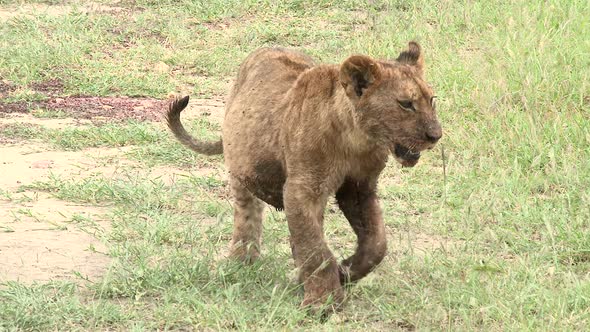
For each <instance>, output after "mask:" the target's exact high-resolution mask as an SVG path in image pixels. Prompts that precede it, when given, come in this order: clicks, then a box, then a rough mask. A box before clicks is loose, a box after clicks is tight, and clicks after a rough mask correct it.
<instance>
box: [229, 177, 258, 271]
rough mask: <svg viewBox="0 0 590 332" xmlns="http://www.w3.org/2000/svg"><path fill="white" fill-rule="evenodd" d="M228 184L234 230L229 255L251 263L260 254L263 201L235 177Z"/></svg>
mask: <svg viewBox="0 0 590 332" xmlns="http://www.w3.org/2000/svg"><path fill="white" fill-rule="evenodd" d="M230 184H231V191H232V195H233V197H234V230H233V235H232V241H231V254H230V255H231V257H234V258H236V259H238V260H240V261H243V262H245V263H251V262H253V261H254V260H256V258H258V256H259V255H260V244H261V243H260V240H261V237H262V216H263V213H262V211H263V209H264V203H263V202H262V201H261V200H260V199H258V198H256V197H255V196H254V195H253V194H252V193H251V192H250V191H248V189H246V188H245V187H244V186H243V185H241V184H240V182H239V181H238V180H237V179H235V178H232V179H231V180H230Z"/></svg>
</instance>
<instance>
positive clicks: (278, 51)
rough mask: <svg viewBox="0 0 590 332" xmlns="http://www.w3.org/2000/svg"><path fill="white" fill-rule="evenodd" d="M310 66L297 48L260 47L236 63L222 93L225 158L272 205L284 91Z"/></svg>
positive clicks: (279, 176) (279, 177)
mask: <svg viewBox="0 0 590 332" xmlns="http://www.w3.org/2000/svg"><path fill="white" fill-rule="evenodd" d="M312 66H313V60H312V59H311V58H310V57H309V56H307V55H305V54H302V53H299V52H297V51H294V50H288V49H282V48H262V49H259V50H257V51H255V52H253V53H252V54H251V55H250V56H248V58H246V60H244V62H243V63H242V65H241V66H240V70H239V73H238V77H237V79H236V82H235V84H234V87H233V89H232V91H231V93H230V95H229V97H228V99H227V104H226V111H225V118H224V121H223V126H222V137H223V151H224V156H225V163H226V166H227V167H228V170H229V171H230V173H231V176H232V177H234V178H236V179H238V180H240V182H243V183H247V184H249V185H248V187H249V188H248V189H250V190H251V191H252V192H253V193H255V194H256V195H257V196H258V197H260V198H262V199H265V197H266V196H268V199H266V201H267V203H270V204H272V205H274V206H276V207H278V206H277V205H278V204H279V203H280V204H281V205H282V199H281V198H280V197H279V194H280V193H282V182H283V181H284V170H283V160H282V148H281V146H280V142H279V137H280V130H281V125H282V122H283V121H282V120H283V112H284V111H285V110H286V109H287V107H286V104H285V102H286V101H285V96H286V95H287V92H288V91H289V89H290V88H291V86H292V85H293V83H294V82H295V81H296V80H297V78H298V77H299V75H300V74H301V73H302V72H304V71H306V70H307V69H309V68H311V67H312Z"/></svg>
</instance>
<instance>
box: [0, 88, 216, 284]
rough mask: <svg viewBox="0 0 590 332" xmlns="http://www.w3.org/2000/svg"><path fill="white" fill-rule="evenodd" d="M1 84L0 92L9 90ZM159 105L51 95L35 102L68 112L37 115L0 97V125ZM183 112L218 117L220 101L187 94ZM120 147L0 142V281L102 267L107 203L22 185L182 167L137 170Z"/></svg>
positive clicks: (87, 274) (139, 113) (106, 116)
mask: <svg viewBox="0 0 590 332" xmlns="http://www.w3.org/2000/svg"><path fill="white" fill-rule="evenodd" d="M7 86H8V85H6V84H5V85H4V90H3V91H4V92H7V91H9V89H8V88H6V87H7ZM0 88H1V87H0ZM0 90H2V89H0ZM0 92H2V91H0ZM48 95H50V94H48ZM165 103H166V101H162V100H156V99H146V98H128V97H65V98H61V97H57V96H53V97H50V98H49V99H48V100H47V101H46V102H45V103H44V104H43V105H42V106H43V107H44V109H49V110H52V109H56V110H57V109H59V110H61V111H65V112H66V114H67V115H69V117H67V118H63V119H39V118H36V117H34V116H33V115H31V113H30V110H31V108H30V107H25V104H26V103H24V102H23V103H22V104H23V105H20V104H19V103H11V104H9V105H8V106H7V104H2V103H1V102H0V126H1V125H7V124H31V125H41V126H44V127H47V128H52V129H63V128H65V127H72V126H74V127H76V126H86V125H90V124H92V123H93V122H96V121H99V122H111V121H119V120H126V119H129V118H134V119H137V120H156V121H160V120H161V115H162V113H163V110H164V108H165V107H164V106H165ZM66 106H67V107H66ZM185 116H186V118H193V117H200V116H207V117H209V118H210V119H211V120H212V121H214V122H221V119H222V118H223V102H222V101H221V100H199V99H194V100H192V101H191V105H190V107H189V108H188V109H187V110H186V114H185ZM162 126H163V125H162ZM128 149H129V147H123V148H91V149H84V150H82V151H74V152H72V151H53V150H51V149H50V147H49V146H46V145H44V144H42V143H40V142H37V143H31V142H22V141H20V142H19V141H18V140H12V139H10V138H8V139H7V140H4V141H0V283H2V282H6V281H10V280H17V281H20V282H23V283H26V284H30V283H33V282H46V281H50V280H73V279H76V280H84V279H88V280H96V279H98V278H99V277H100V276H102V275H103V274H104V273H105V271H106V270H107V269H108V266H109V264H110V258H109V256H108V249H107V246H106V245H105V242H104V241H105V240H104V237H103V235H104V234H105V232H108V230H109V227H110V223H109V221H108V217H107V214H108V213H109V208H108V207H100V206H91V205H83V204H73V203H70V202H65V201H61V200H58V199H55V198H52V197H51V195H49V194H46V193H39V192H35V191H26V190H25V191H23V190H22V186H24V185H28V184H32V183H34V182H35V181H46V180H47V179H48V177H49V176H51V174H55V175H63V176H65V177H66V178H85V177H88V176H91V175H92V174H100V175H101V176H105V177H112V176H116V175H117V173H118V172H120V171H122V170H124V171H129V170H133V171H137V172H142V175H143V174H145V176H146V177H149V178H159V179H161V180H163V181H164V182H166V183H170V182H173V181H174V180H175V179H176V178H177V176H178V175H187V173H188V172H186V171H182V170H179V169H175V168H171V167H155V168H152V169H145V167H143V165H141V164H140V163H139V162H136V161H131V160H128V159H126V158H125V153H126V152H127V150H128ZM105 160H106V161H105ZM208 171H215V170H199V174H201V173H203V174H206V173H207V172H208Z"/></svg>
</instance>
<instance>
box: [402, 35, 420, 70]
mask: <svg viewBox="0 0 590 332" xmlns="http://www.w3.org/2000/svg"><path fill="white" fill-rule="evenodd" d="M397 62H399V63H405V64H408V65H411V66H415V67H416V68H417V69H418V71H419V72H420V73H421V74H422V73H424V56H423V55H422V47H420V44H418V43H417V42H415V41H411V42H409V43H408V49H407V50H405V51H403V52H401V53H400V55H399V56H398V57H397Z"/></svg>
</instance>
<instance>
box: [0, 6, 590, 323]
mask: <svg viewBox="0 0 590 332" xmlns="http://www.w3.org/2000/svg"><path fill="white" fill-rule="evenodd" d="M7 3H16V2H14V1H0V4H1V5H4V4H7ZM52 3H55V2H54V1H52ZM116 6H119V7H123V10H124V11H123V12H118V11H113V12H93V13H90V14H81V13H77V12H75V11H73V12H71V13H69V14H64V15H58V16H55V15H53V16H51V15H39V16H35V17H17V18H13V19H11V20H9V21H7V22H4V23H0V76H1V77H2V79H5V80H9V81H11V82H13V83H14V84H16V85H17V87H18V88H19V90H18V91H22V93H21V92H19V93H12V94H11V95H10V97H9V98H11V99H10V101H17V100H18V99H19V98H21V99H22V100H29V101H32V100H37V99H39V98H42V96H39V95H37V94H36V93H34V92H32V90H30V85H31V84H32V83H34V82H42V81H44V80H47V79H51V78H59V79H61V80H62V81H63V82H64V88H65V91H64V94H92V95H141V96H152V97H157V98H163V97H164V96H166V94H167V93H168V92H170V91H176V90H182V91H188V92H189V93H190V94H191V95H195V96H197V97H207V96H211V95H223V94H225V92H226V89H227V83H228V82H229V81H230V80H232V79H233V75H235V73H236V71H237V67H238V65H239V63H240V61H241V60H242V59H243V58H244V57H245V56H246V55H247V54H248V53H249V52H251V51H252V50H254V49H256V48H258V47H260V46H268V45H282V46H290V47H295V48H299V49H303V50H305V51H306V52H308V53H310V54H311V55H313V56H314V57H315V58H317V59H318V60H319V61H322V62H332V63H337V62H340V61H342V60H343V59H344V58H345V57H346V56H348V55H350V54H351V53H357V52H358V53H366V54H369V55H372V56H376V57H381V58H395V57H396V56H397V55H398V53H399V52H400V50H401V49H403V48H404V47H405V46H406V43H407V41H408V40H410V39H417V40H418V41H420V43H421V44H422V46H423V48H424V51H425V52H426V65H427V72H426V74H427V77H428V80H429V82H430V83H431V84H432V85H433V86H434V88H435V90H436V94H437V95H438V96H439V103H438V107H439V116H440V119H441V122H442V124H443V128H444V138H443V140H442V141H441V146H444V151H445V156H446V158H445V159H446V160H445V174H443V160H442V158H441V153H440V148H437V149H435V150H433V151H432V152H430V153H428V154H424V156H423V158H422V160H421V162H420V163H419V165H418V166H417V167H416V168H413V169H409V170H406V169H403V170H400V169H399V167H397V166H394V162H391V165H390V167H388V168H387V169H386V171H385V173H384V174H383V175H382V180H381V184H380V187H379V192H380V196H381V197H382V206H383V210H384V216H385V220H386V223H387V226H388V231H389V232H390V233H391V236H390V239H391V241H390V255H389V256H388V258H387V259H386V260H385V262H384V263H383V264H382V265H381V266H380V267H379V268H378V269H377V270H376V271H375V272H374V273H373V274H372V275H370V276H369V277H368V278H366V279H365V280H363V281H362V282H360V283H359V284H358V285H356V286H354V287H352V288H351V289H350V290H348V295H349V299H350V301H349V302H348V303H347V305H346V306H345V308H344V311H343V312H342V313H339V314H337V315H334V316H333V317H331V318H330V319H329V320H328V321H327V322H326V323H324V324H320V323H319V322H317V321H315V320H313V319H310V318H308V317H306V316H305V313H304V312H303V311H301V310H300V309H299V308H298V305H299V302H300V301H301V298H302V290H301V289H300V288H299V287H298V286H297V285H295V284H294V283H293V282H292V281H291V275H292V272H293V271H292V266H293V264H292V260H291V258H290V255H291V254H290V249H289V243H288V232H287V227H286V221H285V218H284V214H282V213H279V212H275V211H272V212H270V213H268V214H267V217H266V219H267V220H266V222H265V229H264V237H263V238H264V249H263V257H262V259H261V260H260V261H259V262H257V263H256V264H255V265H254V266H250V267H241V266H239V265H236V264H233V263H231V262H227V261H225V260H223V259H221V258H220V256H222V253H223V252H224V251H225V250H226V248H227V242H228V241H229V239H230V238H231V217H232V212H231V209H230V205H229V203H228V200H227V198H226V197H227V187H226V184H225V183H224V182H223V181H222V180H221V179H220V178H217V177H211V176H208V177H203V176H199V175H196V174H198V172H195V173H196V174H193V175H189V176H185V177H181V178H179V179H177V180H176V181H174V182H172V183H170V182H166V181H164V179H163V178H148V177H146V176H145V174H147V171H149V170H150V168H152V167H154V166H167V167H181V168H183V169H185V170H189V171H197V170H198V168H199V167H203V166H206V167H208V168H221V167H222V162H221V160H222V159H221V158H218V157H217V158H205V157H203V156H197V155H194V154H192V153H190V152H188V151H186V149H184V148H182V147H180V146H179V144H178V143H176V142H175V141H174V139H173V138H171V135H170V134H169V133H167V132H166V131H165V130H164V129H163V127H162V126H157V125H154V124H150V123H137V122H130V123H123V124H106V125H101V126H98V125H93V126H86V127H78V128H74V127H70V128H65V129H61V130H57V129H49V128H45V127H42V126H33V127H31V126H26V125H22V124H19V125H3V126H1V127H0V138H2V137H4V138H11V139H22V140H35V139H37V140H43V141H44V142H47V143H49V146H50V147H51V148H54V149H62V150H71V151H78V150H80V149H84V148H87V147H114V146H131V148H130V149H129V150H128V151H127V152H126V154H125V157H127V158H132V159H135V160H139V161H141V163H142V165H144V166H145V167H144V169H143V170H133V171H129V172H127V173H125V172H124V173H122V174H119V175H117V176H114V177H111V178H108V177H105V176H102V175H97V174H94V175H92V176H88V177H86V178H82V179H80V178H68V177H67V176H63V175H62V176H57V175H54V176H52V177H49V178H48V179H47V180H44V181H41V182H36V183H35V184H33V185H32V186H28V187H26V188H23V189H26V190H29V191H47V192H51V193H52V194H53V195H55V196H56V197H57V198H59V199H62V200H66V201H73V202H79V203H84V204H91V205H105V206H108V207H110V208H111V214H110V215H109V218H110V220H111V225H112V229H110V230H109V231H108V232H107V234H104V236H105V237H106V243H107V246H108V248H109V255H110V256H111V257H112V258H113V261H112V266H111V267H110V268H109V271H108V273H107V274H106V275H105V276H104V278H102V279H101V280H99V281H96V282H94V283H90V284H88V283H85V282H83V281H80V282H75V283H65V284H55V283H50V284H36V285H32V286H25V285H23V284H19V283H8V284H5V285H3V286H2V287H0V330H2V329H8V330H11V329H21V330H55V329H67V330H70V329H73V330H88V329H90V330H105V329H115V330H136V331H139V330H154V329H172V330H174V329H196V330H207V329H212V330H229V329H237V330H277V329H279V330H280V329H287V330H290V329H310V330H315V329H319V330H330V331H331V330H413V329H417V330H468V331H471V330H546V331H555V330H587V329H588V328H589V327H590V312H589V311H588V307H589V306H590V274H589V272H588V271H590V223H588V220H590V191H589V189H588V188H590V162H589V161H590V116H589V114H590V95H589V93H588V91H590V84H589V78H590V40H589V39H588V38H587V37H588V36H590V21H588V19H587V16H588V15H586V13H588V12H590V5H589V4H588V3H587V1H581V0H573V1H566V0H555V1H550V2H544V3H540V2H535V1H495V2H494V1H492V2H486V1H433V0H417V1H412V2H407V1H396V0H390V1H371V2H354V1H341V2H335V1H328V0H317V1H301V0H289V1H280V2H275V1H268V0H214V1H188V0H186V1H185V0H183V1H147V0H144V1H134V2H131V1H122V2H121V3H117V4H116ZM15 98H16V99H15ZM40 114H41V115H39V114H38V115H37V116H39V117H49V118H52V117H61V115H59V113H55V114H54V113H47V114H43V113H40ZM188 123H189V124H190V127H191V130H190V131H191V132H194V133H196V134H197V135H198V136H200V137H205V138H208V139H215V138H216V137H217V136H218V134H219V133H218V131H219V127H218V126H216V125H213V124H211V123H209V122H206V121H202V120H195V121H192V122H191V121H189V122H188ZM12 196H13V193H12V192H9V191H4V190H3V191H0V197H1V199H2V200H5V201H8V200H12ZM23 211H25V210H23ZM326 216H327V220H326V225H325V228H326V238H327V239H328V240H329V243H330V245H331V246H332V247H333V248H334V250H335V252H336V254H337V256H339V257H343V256H346V255H347V254H348V253H350V252H351V250H353V246H354V241H355V239H354V237H353V235H352V232H351V231H350V229H349V227H348V225H347V223H346V222H345V221H344V219H343V218H342V216H341V215H340V214H339V213H337V212H330V211H329V212H328V213H327V215H326ZM71 222H72V223H76V224H80V225H82V226H83V227H93V226H92V221H91V220H86V219H84V218H83V217H73V218H72V220H71ZM3 229H4V230H0V231H1V232H4V231H10V229H8V228H3ZM2 234H5V235H4V236H6V235H10V233H2ZM408 237H409V238H410V239H411V238H414V237H418V238H420V239H424V238H426V239H430V241H431V242H433V243H434V244H433V245H431V246H424V245H423V244H421V242H420V241H418V240H416V241H409V240H408Z"/></svg>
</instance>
